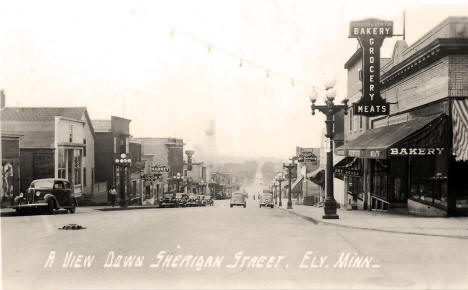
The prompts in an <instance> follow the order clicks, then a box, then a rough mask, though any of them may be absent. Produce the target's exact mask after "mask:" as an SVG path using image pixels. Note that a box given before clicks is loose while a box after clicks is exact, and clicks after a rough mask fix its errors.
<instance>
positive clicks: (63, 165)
mask: <svg viewBox="0 0 468 290" xmlns="http://www.w3.org/2000/svg"><path fill="white" fill-rule="evenodd" d="M66 156H67V155H66V154H65V149H63V148H59V150H58V167H57V168H58V170H57V177H58V178H64V179H66V178H67V159H66Z"/></svg>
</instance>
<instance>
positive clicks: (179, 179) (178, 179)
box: [173, 172, 183, 192]
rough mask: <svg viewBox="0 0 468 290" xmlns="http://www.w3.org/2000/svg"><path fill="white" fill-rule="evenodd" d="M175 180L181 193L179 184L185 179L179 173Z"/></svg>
mask: <svg viewBox="0 0 468 290" xmlns="http://www.w3.org/2000/svg"><path fill="white" fill-rule="evenodd" d="M173 179H174V180H175V181H176V182H177V192H179V183H180V182H181V181H182V179H183V177H182V176H181V175H180V173H179V172H177V175H175V176H174V177H173Z"/></svg>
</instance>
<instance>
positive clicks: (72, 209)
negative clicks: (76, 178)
mask: <svg viewBox="0 0 468 290" xmlns="http://www.w3.org/2000/svg"><path fill="white" fill-rule="evenodd" d="M75 211H76V206H75V205H74V204H73V207H71V208H69V209H68V212H69V213H75Z"/></svg>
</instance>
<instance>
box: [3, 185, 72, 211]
mask: <svg viewBox="0 0 468 290" xmlns="http://www.w3.org/2000/svg"><path fill="white" fill-rule="evenodd" d="M77 206H78V203H77V201H76V198H75V197H74V196H73V189H72V188H71V185H70V182H69V181H68V180H66V179H60V178H45V179H36V180H33V181H32V182H31V184H30V186H29V188H28V189H27V190H26V193H24V194H22V193H21V194H20V195H19V196H17V197H15V199H14V201H13V205H12V206H11V208H14V209H16V212H17V213H20V212H21V211H22V210H25V209H41V210H45V211H46V212H47V213H48V214H53V213H54V210H56V209H60V208H64V209H67V210H68V212H69V213H74V212H75V209H76V207H77Z"/></svg>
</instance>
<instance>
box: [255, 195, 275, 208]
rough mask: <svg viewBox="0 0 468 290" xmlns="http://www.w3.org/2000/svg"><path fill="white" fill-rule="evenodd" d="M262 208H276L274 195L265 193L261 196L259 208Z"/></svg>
mask: <svg viewBox="0 0 468 290" xmlns="http://www.w3.org/2000/svg"><path fill="white" fill-rule="evenodd" d="M262 206H266V207H271V208H274V207H275V205H274V203H273V193H271V192H263V193H262V194H261V195H260V198H259V199H258V207H260V208H261V207H262Z"/></svg>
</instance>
